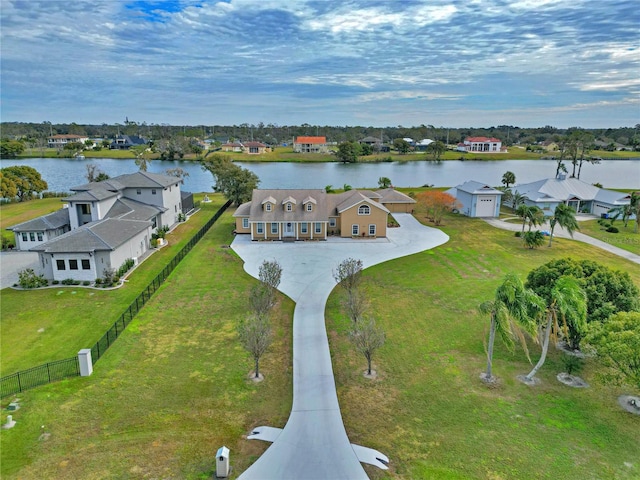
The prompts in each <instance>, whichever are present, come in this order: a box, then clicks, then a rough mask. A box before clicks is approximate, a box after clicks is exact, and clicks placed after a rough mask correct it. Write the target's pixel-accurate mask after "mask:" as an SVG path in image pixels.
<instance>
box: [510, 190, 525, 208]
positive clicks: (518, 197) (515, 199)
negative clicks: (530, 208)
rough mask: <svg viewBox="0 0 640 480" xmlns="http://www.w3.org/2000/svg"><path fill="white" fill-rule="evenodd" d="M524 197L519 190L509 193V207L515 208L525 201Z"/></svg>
mask: <svg viewBox="0 0 640 480" xmlns="http://www.w3.org/2000/svg"><path fill="white" fill-rule="evenodd" d="M525 199H526V197H525V196H524V195H523V194H522V193H520V192H519V191H517V190H516V191H515V192H513V193H512V194H511V209H512V210H514V211H515V210H516V209H517V208H518V207H519V206H520V205H522V204H523V203H524V201H525Z"/></svg>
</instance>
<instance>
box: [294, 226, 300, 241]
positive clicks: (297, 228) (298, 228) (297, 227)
mask: <svg viewBox="0 0 640 480" xmlns="http://www.w3.org/2000/svg"><path fill="white" fill-rule="evenodd" d="M294 225H295V226H296V240H298V232H300V224H299V223H298V222H295V223H294Z"/></svg>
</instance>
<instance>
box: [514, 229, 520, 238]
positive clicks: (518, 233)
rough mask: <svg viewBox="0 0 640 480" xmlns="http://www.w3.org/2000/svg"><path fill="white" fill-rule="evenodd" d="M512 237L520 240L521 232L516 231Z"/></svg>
mask: <svg viewBox="0 0 640 480" xmlns="http://www.w3.org/2000/svg"><path fill="white" fill-rule="evenodd" d="M514 235H515V236H516V237H518V238H520V237H521V236H522V232H521V231H519V230H518V231H517V232H516V233H514Z"/></svg>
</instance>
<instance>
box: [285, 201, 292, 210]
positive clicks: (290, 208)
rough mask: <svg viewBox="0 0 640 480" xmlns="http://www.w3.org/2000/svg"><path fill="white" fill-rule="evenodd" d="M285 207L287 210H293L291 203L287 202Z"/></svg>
mask: <svg viewBox="0 0 640 480" xmlns="http://www.w3.org/2000/svg"><path fill="white" fill-rule="evenodd" d="M285 208H286V210H287V212H291V211H293V205H291V204H290V203H287V205H286V207H285Z"/></svg>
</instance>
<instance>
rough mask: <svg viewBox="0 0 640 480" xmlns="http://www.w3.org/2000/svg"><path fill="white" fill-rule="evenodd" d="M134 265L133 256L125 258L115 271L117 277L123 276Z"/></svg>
mask: <svg viewBox="0 0 640 480" xmlns="http://www.w3.org/2000/svg"><path fill="white" fill-rule="evenodd" d="M134 265H135V262H134V260H133V258H127V259H126V260H125V261H124V263H123V264H122V265H121V266H120V268H119V269H118V271H117V272H116V274H117V276H118V277H123V276H124V274H125V273H127V272H128V271H129V270H131V268H132V267H133V266H134Z"/></svg>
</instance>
